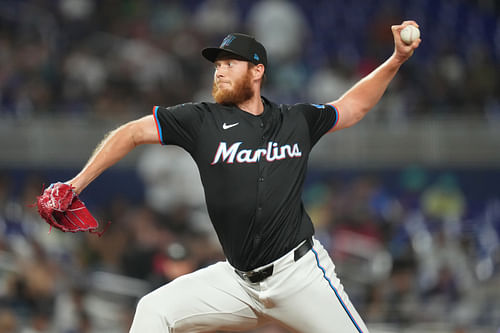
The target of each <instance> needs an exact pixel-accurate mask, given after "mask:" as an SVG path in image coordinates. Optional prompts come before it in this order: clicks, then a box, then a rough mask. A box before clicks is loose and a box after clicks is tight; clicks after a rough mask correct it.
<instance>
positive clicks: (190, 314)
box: [130, 262, 259, 333]
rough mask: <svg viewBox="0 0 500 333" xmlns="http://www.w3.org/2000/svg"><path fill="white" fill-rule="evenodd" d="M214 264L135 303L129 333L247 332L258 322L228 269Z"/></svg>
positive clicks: (222, 264)
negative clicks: (134, 311)
mask: <svg viewBox="0 0 500 333" xmlns="http://www.w3.org/2000/svg"><path fill="white" fill-rule="evenodd" d="M227 266H228V265H227V263H223V262H221V263H217V264H215V265H212V266H209V267H207V268H203V269H201V270H198V271H196V272H193V273H190V274H187V275H185V276H182V277H180V278H178V279H175V280H174V281H172V282H170V283H168V284H166V285H164V286H162V287H160V288H158V289H156V290H154V291H153V292H151V293H149V294H147V295H146V296H144V297H143V298H141V300H140V301H139V303H138V305H137V309H136V313H135V316H134V320H133V323H132V327H131V329H130V332H131V333H144V332H148V333H149V332H150V333H174V332H175V333H179V332H193V333H196V332H211V331H214V330H232V331H241V330H248V329H251V328H253V327H255V326H257V324H258V322H259V319H258V317H257V315H256V314H255V313H254V311H253V310H252V308H251V299H250V298H249V297H248V295H247V294H246V293H244V291H243V290H241V288H240V286H239V285H238V284H237V283H236V281H235V280H234V278H233V277H232V276H231V275H230V274H231V273H232V272H231V270H229V269H228V267H227Z"/></svg>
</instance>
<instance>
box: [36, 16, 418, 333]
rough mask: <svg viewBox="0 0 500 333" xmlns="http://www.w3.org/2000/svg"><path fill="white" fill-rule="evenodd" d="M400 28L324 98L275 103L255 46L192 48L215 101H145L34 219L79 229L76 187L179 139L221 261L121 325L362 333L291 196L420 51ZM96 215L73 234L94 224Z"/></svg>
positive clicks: (139, 330)
mask: <svg viewBox="0 0 500 333" xmlns="http://www.w3.org/2000/svg"><path fill="white" fill-rule="evenodd" d="M408 25H414V26H417V24H416V23H415V22H414V21H405V22H403V23H402V24H401V25H395V26H392V33H393V36H394V43H395V48H394V52H393V54H392V55H391V56H390V57H389V58H388V59H387V61H385V62H384V63H383V64H382V65H380V66H379V67H378V68H377V69H375V70H374V71H373V72H372V73H371V74H369V75H368V76H366V77H365V78H363V79H362V80H360V81H359V82H358V83H356V84H355V85H354V86H353V87H352V88H351V89H350V90H348V91H347V92H346V93H345V94H344V95H343V96H341V97H340V98H338V99H337V100H334V101H331V102H329V103H326V104H306V103H304V104H296V105H285V104H276V103H274V102H272V101H270V100H268V99H267V98H265V97H263V96H261V94H260V92H261V83H262V80H263V77H264V74H265V73H266V70H267V55H266V50H265V48H264V46H263V45H262V44H261V43H259V42H258V41H256V40H255V39H254V38H253V37H250V36H248V35H244V34H238V33H232V34H229V35H228V36H227V37H226V38H225V39H224V40H223V41H222V44H221V45H220V46H219V47H213V48H206V49H204V50H203V51H202V55H203V56H204V57H205V58H206V59H208V60H209V61H211V62H212V63H213V64H214V66H215V67H214V80H213V89H212V95H213V97H214V99H215V103H205V102H204V103H186V104H182V105H177V106H173V107H161V106H155V107H154V108H153V114H152V115H149V116H146V117H143V118H141V119H138V120H135V121H132V122H129V123H127V124H125V125H123V126H121V127H119V128H118V129H116V130H114V131H113V132H111V133H110V135H108V136H107V137H106V138H105V139H104V140H103V141H102V142H101V144H100V145H99V146H98V147H97V149H96V151H95V152H94V154H93V155H92V157H91V158H90V160H89V161H88V163H87V164H86V166H85V167H84V168H83V169H82V171H81V172H80V173H79V174H78V175H77V176H76V177H75V178H73V179H71V180H69V181H67V182H65V183H56V184H54V185H52V186H51V187H50V188H48V189H47V190H46V192H45V193H44V194H43V195H42V196H41V197H40V198H39V210H40V212H41V214H42V213H43V214H42V215H43V217H44V218H46V219H47V221H48V222H49V223H50V224H51V226H55V227H60V226H61V225H70V227H65V228H66V229H68V230H69V231H78V230H80V229H79V228H78V227H75V225H76V224H79V223H81V222H82V220H85V219H86V217H87V215H90V214H88V212H87V211H85V214H84V215H83V216H80V215H78V214H79V213H78V212H80V211H81V210H82V209H84V208H85V206H84V205H83V204H82V203H81V201H79V199H78V194H79V193H81V192H82V191H83V189H85V187H86V186H87V185H89V183H90V182H92V181H93V180H94V179H96V178H97V177H98V176H99V175H100V174H101V173H102V172H103V171H104V170H106V169H107V168H109V167H111V166H112V165H113V164H114V163H116V162H118V161H119V160H120V159H122V158H123V157H124V156H125V155H126V154H127V153H129V152H130V151H131V150H132V149H134V148H135V147H136V146H138V145H142V144H158V143H159V144H162V145H177V146H180V147H182V148H184V149H185V150H186V151H187V152H188V153H189V154H191V156H192V157H193V159H194V161H195V162H196V164H197V166H198V168H199V171H200V175H201V179H202V183H203V187H204V191H205V197H206V203H207V207H208V211H209V215H210V218H211V221H212V223H213V226H214V228H215V231H216V232H217V235H218V238H219V240H220V243H221V245H222V248H223V251H224V254H225V256H226V258H227V260H226V261H224V262H219V263H216V264H213V265H211V266H209V267H206V268H203V269H200V270H198V271H195V272H193V273H190V274H187V275H184V276H182V277H180V278H177V279H175V280H174V281H172V282H171V283H168V284H166V285H164V286H162V287H160V288H158V289H156V290H154V291H153V292H151V293H149V294H147V295H145V296H144V297H142V298H141V299H140V301H139V303H138V305H137V309H136V313H135V317H134V320H133V323H132V327H131V328H130V332H133V333H145V332H148V333H155V332H158V333H160V332H163V333H167V332H170V333H173V332H175V333H178V332H189V333H193V332H212V331H227V330H229V331H244V330H249V329H253V328H255V327H258V326H261V325H265V324H267V323H270V322H273V323H277V324H279V325H281V326H283V327H286V328H287V329H289V330H290V331H293V332H302V333H332V332H335V333H354V332H359V333H361V332H363V333H366V332H368V330H367V328H366V326H365V324H364V323H363V320H362V319H361V318H360V316H359V315H358V313H357V312H356V310H355V309H354V307H353V305H352V304H351V302H350V301H349V298H348V296H347V294H346V292H345V291H344V289H343V287H342V284H341V283H340V281H339V279H338V278H337V276H336V273H335V266H334V264H333V262H332V260H331V258H330V256H329V254H328V252H327V251H326V250H325V249H324V248H323V246H322V245H321V244H320V242H319V241H318V240H317V239H315V238H314V229H313V224H312V222H311V220H310V218H309V216H308V215H307V213H306V211H305V210H304V206H303V204H302V201H301V193H302V188H303V184H304V179H305V177H306V171H307V162H308V158H309V154H310V152H311V149H312V148H313V147H314V145H315V144H316V143H317V142H318V140H319V139H320V138H321V137H322V136H323V135H325V134H326V133H331V132H335V131H338V130H341V129H344V128H348V127H350V126H353V125H354V124H356V123H357V122H358V121H360V120H361V119H362V118H363V117H364V116H365V114H366V113H367V112H368V111H369V110H370V109H371V108H372V107H373V106H374V105H375V104H376V103H377V102H378V101H379V100H380V98H381V97H382V94H383V93H384V91H385V90H386V88H387V86H388V84H389V83H390V81H391V80H392V78H393V77H394V76H395V75H396V73H397V71H398V70H399V68H400V66H401V65H402V64H403V63H404V62H405V61H406V60H407V59H408V58H409V57H410V56H411V55H412V54H413V51H414V50H415V49H416V48H417V47H418V46H419V44H420V41H421V40H420V38H418V39H416V40H415V41H413V42H412V43H411V44H406V43H404V42H403V41H402V39H401V36H400V32H401V30H402V29H403V28H404V27H406V26H408ZM165 163H175V161H165ZM75 202H76V204H75ZM90 218H91V215H90ZM83 222H85V221H83ZM94 222H95V221H93V220H92V225H91V226H90V227H89V226H85V224H84V223H83V225H84V227H83V229H81V230H94V229H95V228H96V227H97V225H96V224H95V223H94ZM62 229H63V230H64V228H62Z"/></svg>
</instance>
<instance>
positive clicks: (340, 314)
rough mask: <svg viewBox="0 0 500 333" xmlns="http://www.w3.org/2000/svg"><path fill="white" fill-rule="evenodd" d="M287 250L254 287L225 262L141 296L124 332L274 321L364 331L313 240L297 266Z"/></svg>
mask: <svg viewBox="0 0 500 333" xmlns="http://www.w3.org/2000/svg"><path fill="white" fill-rule="evenodd" d="M293 252H294V251H293V250H292V251H290V252H289V253H288V254H286V255H284V256H283V257H281V258H279V259H277V260H276V261H275V262H274V263H273V264H274V271H273V274H272V275H271V276H270V277H268V278H266V279H265V280H264V281H262V282H258V283H250V282H247V281H245V280H243V279H242V278H240V277H239V276H238V275H237V274H236V273H235V271H234V268H233V267H232V266H231V265H230V264H229V263H228V262H219V263H216V264H214V265H211V266H209V267H206V268H203V269H200V270H198V271H195V272H193V273H190V274H187V275H185V276H182V277H180V278H177V279H175V280H174V281H172V282H171V283H168V284H166V285H164V286H162V287H160V288H158V289H156V290H154V291H153V292H151V293H149V294H147V295H146V296H144V297H143V298H141V300H140V301H139V303H138V305H137V309H136V313H135V317H134V320H133V323H132V327H131V328H130V332H131V333H146V332H147V333H180V332H189V333H196V332H213V331H246V330H250V329H252V328H256V327H259V326H262V325H265V324H267V323H270V322H274V323H278V324H280V325H282V326H284V327H286V328H288V329H289V330H290V331H292V332H300V333H368V329H367V328H366V326H365V324H364V323H363V320H362V319H361V318H360V316H359V315H358V313H357V312H356V310H355V309H354V307H353V306H352V304H351V302H350V301H349V298H348V297H347V294H346V293H345V292H344V289H343V287H342V285H341V284H340V281H339V279H338V278H337V276H336V274H335V271H334V269H335V266H334V264H333V262H332V260H331V259H330V256H329V255H328V252H327V251H326V250H325V249H324V248H323V246H322V245H321V244H320V243H319V241H318V240H316V239H314V246H313V248H312V249H311V250H309V252H308V253H307V254H305V255H304V256H303V257H302V258H300V259H299V260H298V261H297V262H295V261H294V258H293ZM267 266H268V265H266V267H267Z"/></svg>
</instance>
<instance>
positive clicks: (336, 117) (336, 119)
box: [327, 104, 339, 133]
mask: <svg viewBox="0 0 500 333" xmlns="http://www.w3.org/2000/svg"><path fill="white" fill-rule="evenodd" d="M327 105H329V106H331V107H332V108H333V110H335V122H334V123H333V125H332V127H330V129H329V130H328V131H327V133H328V132H331V131H333V130H334V128H335V126H337V124H338V123H339V110H338V109H337V107H336V106H335V105H333V104H327Z"/></svg>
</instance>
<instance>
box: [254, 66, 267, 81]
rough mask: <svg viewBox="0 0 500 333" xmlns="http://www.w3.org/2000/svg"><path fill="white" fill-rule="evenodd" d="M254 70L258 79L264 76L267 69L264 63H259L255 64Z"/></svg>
mask: <svg viewBox="0 0 500 333" xmlns="http://www.w3.org/2000/svg"><path fill="white" fill-rule="evenodd" d="M252 69H253V72H254V77H255V79H257V80H260V79H262V78H263V77H264V71H265V67H264V65H263V64H258V65H255V66H253V68H252Z"/></svg>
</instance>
